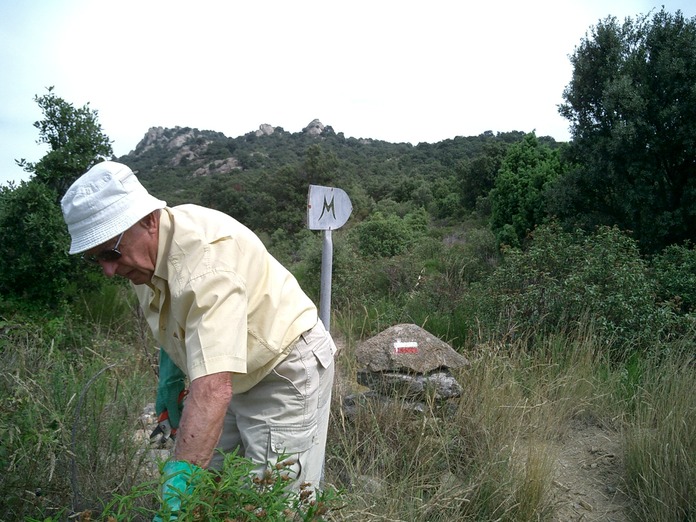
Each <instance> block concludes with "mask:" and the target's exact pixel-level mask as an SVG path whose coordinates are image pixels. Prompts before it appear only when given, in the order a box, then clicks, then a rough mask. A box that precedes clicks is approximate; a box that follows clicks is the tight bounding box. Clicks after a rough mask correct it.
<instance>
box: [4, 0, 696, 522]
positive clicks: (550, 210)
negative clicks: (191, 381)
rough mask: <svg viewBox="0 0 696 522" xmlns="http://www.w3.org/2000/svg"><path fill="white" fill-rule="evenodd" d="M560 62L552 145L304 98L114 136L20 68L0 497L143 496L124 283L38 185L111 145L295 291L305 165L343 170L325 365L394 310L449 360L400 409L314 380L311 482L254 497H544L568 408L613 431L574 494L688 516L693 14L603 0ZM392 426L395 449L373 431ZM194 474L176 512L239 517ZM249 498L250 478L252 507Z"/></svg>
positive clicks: (695, 169)
mask: <svg viewBox="0 0 696 522" xmlns="http://www.w3.org/2000/svg"><path fill="white" fill-rule="evenodd" d="M570 61H571V63H572V66H573V74H572V77H571V79H570V81H569V83H568V85H567V86H566V88H565V90H564V92H563V103H562V104H561V105H560V106H559V108H558V109H559V112H560V114H561V115H562V116H564V117H565V118H566V119H567V120H568V124H569V127H570V130H571V140H570V141H569V142H567V143H565V142H563V143H561V142H557V141H555V140H554V139H553V138H551V137H548V136H537V135H536V134H535V133H534V132H526V131H519V130H510V131H508V132H497V133H494V132H484V133H483V134H481V135H478V136H469V137H464V136H456V137H452V138H451V139H447V140H443V141H441V142H437V143H419V144H417V145H412V144H408V143H388V142H384V141H379V140H373V139H369V138H363V139H357V138H352V137H345V136H344V134H343V133H342V132H336V131H335V130H334V129H333V128H332V127H331V126H324V125H322V124H321V123H320V122H317V121H314V122H311V124H310V125H308V127H307V128H305V129H303V131H301V132H298V133H290V132H287V131H285V130H284V129H282V128H280V127H276V128H272V129H271V131H269V129H268V128H265V129H264V128H260V130H259V131H257V132H250V133H247V134H245V135H243V136H238V137H227V136H225V135H223V134H222V133H220V132H217V131H214V130H199V129H194V128H187V127H175V128H153V129H150V130H149V131H148V132H147V133H146V134H145V136H144V138H143V140H142V141H141V142H140V143H139V144H138V146H137V147H136V148H135V150H134V151H132V152H131V153H129V154H128V155H125V156H122V157H118V158H116V157H114V156H113V150H112V148H111V142H110V139H109V137H108V136H106V135H105V134H104V133H103V131H102V129H101V126H100V124H99V121H98V110H95V109H92V108H91V107H90V106H89V105H86V106H84V107H74V106H73V105H72V104H71V103H70V102H69V101H67V100H64V99H63V98H61V97H60V96H59V95H58V92H57V91H56V90H55V89H54V88H53V87H50V88H48V89H47V92H45V93H42V94H37V95H36V96H35V98H34V99H35V101H36V103H37V104H38V105H39V107H40V109H41V111H42V113H43V119H42V120H40V121H38V122H36V123H35V127H36V129H37V131H38V135H39V142H41V143H45V144H47V145H48V149H49V151H48V152H47V154H46V155H45V156H44V157H43V158H42V159H40V160H39V161H38V162H36V163H30V162H26V161H24V160H22V161H20V162H19V163H20V164H21V165H22V166H23V168H24V169H25V170H26V172H28V173H30V175H31V176H30V179H29V180H28V181H25V182H21V183H19V184H9V185H7V186H2V187H0V251H1V252H2V255H0V353H2V361H3V362H2V363H1V364H2V370H3V371H2V372H0V397H2V398H3V399H4V400H3V406H2V407H1V409H2V412H3V414H2V416H1V417H0V464H1V465H2V469H3V470H5V471H6V472H5V473H3V476H2V478H0V496H1V498H3V501H2V502H0V519H2V520H5V519H7V520H22V519H23V520H49V521H54V520H55V521H57V520H66V519H68V518H78V517H79V519H80V520H90V519H94V520H97V519H98V520H140V519H143V520H145V519H151V517H152V514H153V513H154V510H155V509H156V507H154V506H155V504H156V503H155V502H154V501H153V498H154V497H155V496H156V489H157V484H156V478H155V479H150V480H149V481H145V480H143V468H144V466H145V465H146V464H145V462H144V459H145V457H144V453H143V451H142V448H140V447H139V446H138V445H137V443H136V442H135V441H131V440H129V439H128V438H127V437H124V436H123V435H124V426H128V427H130V428H132V429H133V430H134V429H135V428H136V427H137V426H138V423H139V422H140V421H139V418H140V413H141V411H142V408H143V406H144V405H145V404H146V403H147V402H152V401H154V395H155V390H156V374H155V373H156V372H155V370H156V367H157V363H156V357H157V350H156V347H154V346H153V345H152V340H151V338H150V337H149V335H150V334H149V332H148V331H147V325H146V324H144V323H143V321H142V318H141V317H140V316H139V315H138V313H137V307H136V303H135V300H134V296H133V295H132V293H131V292H130V288H129V287H128V285H126V284H125V283H124V282H123V281H118V280H116V279H114V280H110V279H107V278H104V277H103V276H102V275H101V273H100V271H99V269H98V267H97V268H95V267H94V266H89V265H87V264H86V263H84V262H83V261H82V260H81V259H80V257H79V256H69V255H68V253H67V251H68V245H69V236H68V233H67V229H66V227H65V224H64V222H63V219H62V215H61V211H60V205H59V201H60V198H61V197H62V195H63V194H64V192H65V190H66V189H67V188H68V187H69V186H70V184H71V183H72V182H73V181H74V180H75V179H77V178H78V177H79V176H80V175H81V174H82V173H84V172H85V171H86V170H87V169H88V168H89V167H90V166H92V165H94V164H95V163H96V162H98V161H101V160H103V159H114V160H117V161H120V162H122V163H125V164H127V165H128V166H130V167H131V168H132V169H133V171H134V172H136V173H137V175H138V177H139V179H140V180H141V182H142V183H143V185H145V186H146V187H147V188H148V190H149V191H150V192H151V193H152V194H153V195H155V196H156V197H158V198H160V199H164V200H165V201H167V203H168V205H169V206H175V205H179V204H183V203H196V204H200V205H204V206H208V207H212V208H215V209H218V210H221V211H223V212H225V213H227V214H229V215H231V216H233V217H235V218H236V219H238V220H239V221H241V222H242V223H244V224H245V225H247V226H248V227H249V228H251V229H252V230H253V231H255V232H256V233H257V234H258V235H259V236H260V237H261V239H262V240H263V242H264V243H265V244H266V246H267V247H268V249H269V250H270V251H271V253H272V254H273V255H274V256H275V257H276V258H277V259H278V260H279V261H281V263H283V264H284V265H285V266H287V267H288V268H289V269H290V270H291V271H292V273H293V274H294V275H295V277H296V278H297V279H298V281H299V282H300V284H301V286H302V287H303V288H304V289H305V290H306V291H307V292H308V294H309V295H310V296H311V297H312V298H313V299H314V300H315V302H316V303H317V304H318V303H319V297H320V296H319V293H320V287H319V282H320V281H319V280H320V277H319V274H320V269H321V257H322V256H321V254H322V252H321V249H322V241H321V237H320V235H319V234H318V233H317V232H315V231H310V230H308V229H307V225H306V213H307V193H308V188H309V186H310V185H322V186H329V187H337V188H341V189H343V190H344V191H345V192H346V193H347V194H348V196H349V197H350V200H351V203H352V206H353V211H352V214H351V217H350V219H349V221H348V222H347V223H346V225H345V226H344V227H342V228H341V229H339V230H336V231H334V234H333V238H334V239H333V249H334V251H333V267H332V304H331V307H332V310H331V330H332V333H333V335H334V337H336V338H337V339H338V340H340V343H341V345H342V346H343V349H342V350H341V352H340V354H339V356H338V359H337V364H339V367H340V368H341V371H342V373H343V374H344V375H346V376H347V379H348V380H349V381H351V376H352V375H353V374H354V373H355V371H356V368H355V362H354V359H353V357H352V354H353V353H354V349H355V347H356V346H357V345H358V344H359V343H360V342H361V341H363V340H365V339H367V338H369V337H371V336H373V335H375V334H377V333H379V332H381V331H383V330H384V329H385V328H387V327H389V326H392V325H395V324H401V323H413V324H417V325H419V326H421V327H423V328H424V329H426V330H427V331H428V332H430V333H432V334H433V335H435V336H437V337H439V338H440V339H442V340H444V341H446V342H447V343H449V344H450V345H451V346H452V347H453V348H454V349H456V350H457V351H459V352H461V353H463V354H465V355H467V357H468V358H469V359H470V360H471V361H472V367H471V369H469V370H467V371H466V372H464V373H462V374H461V375H458V377H459V378H460V379H461V380H462V381H463V382H464V388H465V389H466V390H467V393H466V396H463V397H462V398H461V400H459V401H458V402H456V403H455V404H454V405H452V404H448V405H443V404H437V403H435V402H433V403H432V404H428V405H427V407H426V413H423V414H421V416H418V415H414V414H413V412H406V413H404V411H403V409H399V408H396V407H395V406H394V405H383V404H375V403H370V402H369V401H367V402H365V403H362V404H363V406H362V408H363V409H362V410H361V413H359V414H358V415H357V417H353V418H351V419H349V420H346V418H345V417H344V415H343V413H344V409H343V408H344V406H343V403H342V402H341V401H342V400H343V399H344V397H343V396H342V395H341V393H336V397H335V398H334V402H335V405H334V413H333V417H332V426H331V432H330V434H329V438H330V440H329V448H330V449H329V450H328V453H327V465H326V474H327V481H328V482H329V483H330V484H332V485H333V486H334V487H335V495H334V496H331V495H328V496H327V498H326V503H327V506H329V507H328V508H327V510H326V511H324V510H319V511H317V510H316V509H315V507H312V508H309V507H307V506H306V505H302V504H301V503H298V504H296V505H295V508H296V509H295V512H294V513H293V514H292V516H289V515H287V513H286V514H285V515H282V512H280V513H279V514H278V515H277V517H276V518H273V517H272V516H270V515H269V516H268V518H267V519H269V520H409V521H413V520H424V521H425V520H446V519H450V520H451V519H456V520H510V521H520V520H530V521H531V520H570V519H571V518H562V517H563V516H564V515H563V513H564V512H563V510H562V508H561V507H559V505H560V504H559V502H560V501H559V496H558V495H559V493H558V491H557V489H558V488H557V487H555V486H554V483H555V482H557V480H556V479H554V472H553V469H554V465H555V464H554V462H553V461H552V455H553V454H554V453H553V452H552V451H550V450H549V448H556V447H557V446H556V445H557V444H560V442H563V441H564V440H566V439H564V437H565V438H568V437H570V435H569V433H571V432H572V430H571V428H570V427H571V426H572V427H577V424H578V423H580V424H582V425H583V426H585V427H586V428H588V429H589V427H592V428H596V427H599V428H601V430H603V431H602V432H603V433H607V434H610V435H607V436H611V437H612V440H613V439H615V440H616V441H617V444H620V447H621V454H620V456H619V458H617V459H616V461H612V464H613V465H615V466H616V468H611V469H612V470H614V469H615V470H616V474H617V477H618V478H617V486H616V487H615V489H617V490H618V491H619V492H620V495H619V494H613V496H612V502H616V506H619V507H620V508H621V511H620V513H619V514H615V515H614V516H615V518H601V516H600V513H599V510H598V508H597V506H595V508H594V509H593V510H592V512H593V515H592V516H595V517H598V518H592V519H593V520H620V521H623V520H658V521H661V520H664V521H671V520H685V521H686V520H693V519H694V517H696V501H695V500H694V499H696V471H695V470H696V398H695V397H694V394H693V393H692V390H693V387H694V385H695V384H696V361H695V359H694V357H695V356H696V249H695V248H694V244H695V243H696V125H694V122H695V121H696V19H688V18H685V17H684V16H683V15H682V14H681V13H680V12H676V13H670V12H667V11H665V10H664V8H663V9H662V10H661V11H658V12H654V13H652V14H650V15H640V16H637V17H636V18H633V19H631V18H629V19H626V20H624V21H619V20H617V19H616V18H613V17H608V18H606V19H605V20H602V21H600V22H599V23H598V24H597V25H596V26H593V27H592V28H590V30H589V31H588V33H587V35H586V37H585V38H584V39H583V40H582V41H581V42H579V44H578V46H577V47H576V49H575V51H574V53H573V54H572V56H571V57H570ZM531 404H535V405H537V406H534V407H532V406H531ZM453 408H454V409H453ZM453 411H455V412H456V414H454V415H453V414H452V412H453ZM515 412H518V413H519V414H516V413H515ZM573 429H575V428H573ZM414 440H415V441H417V444H416V447H417V448H418V449H419V451H418V452H416V453H415V454H414V455H411V456H410V457H409V458H405V457H400V456H399V455H394V452H393V451H392V448H394V447H399V446H403V445H404V444H405V445H406V446H408V445H409V444H410V442H409V441H414ZM569 440H570V439H569ZM511 441H515V442H516V443H515V444H513V443H512V442H511ZM518 443H519V444H518ZM78 445H79V448H80V449H79V450H77V449H76V448H77V447H78ZM519 447H524V448H525V451H524V452H522V453H523V457H520V454H519V453H518V452H519V451H520V450H519ZM124 455H125V456H126V457H127V458H124ZM607 469H608V468H607ZM368 479H369V480H368ZM375 483H377V484H378V485H375ZM221 487H222V486H221V485H219V484H218V485H211V486H210V488H212V489H211V490H205V491H204V492H203V493H201V495H202V498H203V500H202V501H201V504H200V505H201V506H203V507H201V508H200V509H203V510H204V509H210V510H212V511H209V512H206V513H207V515H201V511H197V512H192V513H191V518H190V520H226V519H227V520H257V519H260V518H252V514H253V516H254V517H257V516H258V513H259V512H260V511H259V510H258V509H257V510H256V511H253V513H252V514H249V513H248V512H246V514H244V513H241V512H240V513H237V512H233V511H230V510H231V509H232V508H230V506H229V505H227V504H225V505H223V506H222V507H220V506H218V507H217V508H216V507H215V505H214V503H213V502H212V501H211V500H210V499H211V498H218V497H221V495H220V490H219V489H215V488H221ZM250 487H252V486H250ZM612 487H614V486H612ZM285 494H286V492H284V491H282V490H279V491H275V492H271V493H270V494H268V495H267V497H269V498H271V500H273V499H274V495H275V496H276V497H277V496H282V495H285ZM206 495H207V496H206ZM216 495H217V496H216ZM223 496H224V495H223ZM264 498H265V497H264ZM264 498H261V497H260V496H258V495H257V496H256V497H254V500H253V502H257V503H258V506H265V507H264V510H267V509H268V510H270V509H271V508H270V507H269V506H271V505H272V504H273V502H271V501H270V500H267V499H266V500H264ZM264 502H267V504H263V503H264ZM273 505H275V504H273ZM215 509H217V511H215ZM259 509H261V508H260V507H259ZM617 509H618V508H617ZM226 510H227V511H226ZM194 511H195V510H194ZM588 512H589V510H588ZM566 515H567V513H566ZM283 516H285V518H283ZM607 516H608V515H607ZM244 517H247V518H244ZM293 517H294V518H293ZM573 520H576V518H573ZM577 520H579V518H577Z"/></svg>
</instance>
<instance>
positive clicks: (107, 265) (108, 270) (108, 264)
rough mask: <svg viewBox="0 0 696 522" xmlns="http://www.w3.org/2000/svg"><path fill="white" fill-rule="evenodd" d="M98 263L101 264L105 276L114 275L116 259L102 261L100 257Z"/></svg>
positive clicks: (116, 264)
mask: <svg viewBox="0 0 696 522" xmlns="http://www.w3.org/2000/svg"><path fill="white" fill-rule="evenodd" d="M99 264H100V265H101V267H102V271H103V272H104V275H105V276H106V277H114V276H115V275H116V269H117V268H118V261H104V260H101V259H100V260H99Z"/></svg>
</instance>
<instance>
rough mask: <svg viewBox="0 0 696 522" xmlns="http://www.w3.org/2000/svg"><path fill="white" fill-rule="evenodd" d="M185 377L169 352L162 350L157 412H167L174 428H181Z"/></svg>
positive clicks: (156, 403) (158, 413) (156, 404)
mask: <svg viewBox="0 0 696 522" xmlns="http://www.w3.org/2000/svg"><path fill="white" fill-rule="evenodd" d="M185 386H186V384H185V375H184V372H182V371H181V370H180V369H179V367H178V366H177V365H176V364H174V362H173V361H172V360H171V359H170V358H169V355H167V352H166V351H164V350H163V349H162V348H160V354H159V383H158V385H157V400H156V401H155V412H156V413H157V416H158V417H159V416H160V414H161V413H162V412H163V411H165V410H167V413H168V414H169V424H170V425H171V427H172V428H178V427H179V420H180V419H181V410H182V409H183V407H184V405H183V403H181V402H179V395H180V394H181V392H182V391H184V388H185Z"/></svg>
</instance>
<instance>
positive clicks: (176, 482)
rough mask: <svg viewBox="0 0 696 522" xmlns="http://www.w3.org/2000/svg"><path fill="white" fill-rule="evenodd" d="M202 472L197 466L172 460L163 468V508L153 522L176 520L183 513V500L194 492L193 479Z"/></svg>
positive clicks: (183, 461)
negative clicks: (180, 512)
mask: <svg viewBox="0 0 696 522" xmlns="http://www.w3.org/2000/svg"><path fill="white" fill-rule="evenodd" d="M200 471H202V468H199V467H198V466H196V465H195V464H191V463H190V462H186V461H185V460H170V461H168V462H167V463H166V464H165V465H164V467H163V468H162V479H163V480H164V483H163V484H162V508H161V509H160V513H161V514H164V518H162V515H161V514H160V513H158V514H157V515H155V517H154V518H153V519H152V522H163V521H164V520H176V519H177V518H178V516H179V511H181V498H182V497H186V495H190V494H191V493H192V491H193V480H192V478H193V479H195V476H194V475H195V474H197V473H199V472H200Z"/></svg>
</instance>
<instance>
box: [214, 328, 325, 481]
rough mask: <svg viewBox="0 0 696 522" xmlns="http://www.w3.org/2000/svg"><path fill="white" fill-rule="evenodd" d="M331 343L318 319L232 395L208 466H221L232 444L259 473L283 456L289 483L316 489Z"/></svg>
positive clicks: (320, 469) (321, 461)
mask: <svg viewBox="0 0 696 522" xmlns="http://www.w3.org/2000/svg"><path fill="white" fill-rule="evenodd" d="M335 352H336V345H335V344H334V342H333V339H332V338H331V335H329V333H327V331H326V329H325V328H324V325H323V324H322V322H321V321H318V322H317V325H316V326H315V327H314V328H312V329H311V330H309V331H307V332H305V333H304V334H303V335H302V336H301V337H300V339H299V341H297V343H296V344H295V346H294V347H293V349H292V351H291V352H290V353H289V355H288V356H287V357H286V358H285V359H284V360H283V362H281V363H280V364H279V365H278V366H276V367H275V369H274V370H273V371H272V372H271V373H270V374H269V375H267V376H266V377H265V378H264V379H263V380H262V381H261V382H259V383H258V384H257V385H256V386H254V387H253V388H251V389H250V390H248V391H246V392H244V393H239V394H234V390H232V393H233V395H232V400H231V401H230V405H229V407H228V409H227V415H226V416H225V423H224V426H223V431H222V435H221V437H220V441H219V442H218V447H217V449H216V452H215V455H214V456H213V460H212V461H211V463H210V467H211V468H214V469H221V468H222V464H223V460H224V455H222V454H221V453H220V451H222V452H231V451H233V450H234V449H235V448H237V449H238V451H237V453H238V455H240V456H243V457H246V458H248V459H251V460H252V461H253V462H254V463H255V464H257V467H256V468H255V470H254V471H255V472H256V473H257V474H258V475H262V474H263V472H264V471H265V470H266V469H267V467H268V465H269V463H270V464H271V465H273V464H275V463H276V462H277V461H278V459H279V458H280V457H281V456H283V457H285V458H286V459H290V460H293V461H295V463H294V464H293V465H292V466H291V467H290V468H286V469H285V470H284V472H289V473H290V475H291V477H292V478H293V479H296V480H295V482H294V484H293V486H294V487H295V489H297V488H299V486H300V484H303V483H305V482H308V483H310V484H311V485H312V486H314V487H320V484H321V479H322V473H323V467H324V454H325V450H326V434H327V430H328V425H329V406H330V404H331V387H332V384H333V377H334V368H335V365H334V364H333V359H334V353H335Z"/></svg>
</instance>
